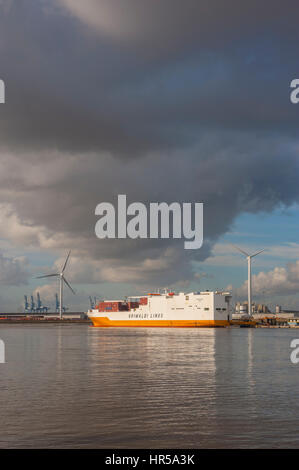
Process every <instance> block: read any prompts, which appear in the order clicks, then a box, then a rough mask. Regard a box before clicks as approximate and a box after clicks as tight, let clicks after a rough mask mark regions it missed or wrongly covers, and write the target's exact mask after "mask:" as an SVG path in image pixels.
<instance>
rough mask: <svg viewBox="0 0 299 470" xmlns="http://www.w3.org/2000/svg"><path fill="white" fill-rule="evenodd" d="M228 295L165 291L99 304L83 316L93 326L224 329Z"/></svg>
mask: <svg viewBox="0 0 299 470" xmlns="http://www.w3.org/2000/svg"><path fill="white" fill-rule="evenodd" d="M230 299H231V296H230V293H229V292H219V291H216V292H210V291H205V292H191V293H188V294H185V293H183V292H180V293H179V294H176V293H174V292H165V293H163V294H147V295H144V296H140V297H129V298H128V299H126V300H125V301H122V300H110V301H109V300H105V301H102V302H99V303H98V305H96V307H95V308H94V309H93V310H89V311H88V312H87V315H88V316H89V318H90V319H91V321H92V323H93V325H94V326H98V327H109V326H113V327H115V326H120V327H131V326H132V327H138V326H140V327H146V326H148V327H217V326H220V327H225V326H229V325H230V321H231V314H230V307H229V302H230Z"/></svg>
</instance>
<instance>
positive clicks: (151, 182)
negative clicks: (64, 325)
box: [0, 0, 299, 282]
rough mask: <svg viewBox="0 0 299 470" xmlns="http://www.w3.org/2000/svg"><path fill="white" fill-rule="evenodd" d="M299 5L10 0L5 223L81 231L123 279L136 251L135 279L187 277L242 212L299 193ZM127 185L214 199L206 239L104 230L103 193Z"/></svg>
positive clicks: (67, 240) (157, 195)
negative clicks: (143, 237) (105, 237)
mask: <svg viewBox="0 0 299 470" xmlns="http://www.w3.org/2000/svg"><path fill="white" fill-rule="evenodd" d="M120 5H123V6H122V8H123V9H124V11H122V10H121V11H122V16H121V18H120V17H119V11H118V10H115V8H116V7H119V6H120ZM182 5H183V6H182ZM224 5H225V6H224ZM270 6H271V8H270ZM1 7H3V5H2V4H1V3H0V8H1ZM64 7H66V8H64ZM103 8H104V10H105V14H102V13H103V10H102V9H103ZM294 11H298V6H297V3H294V2H286V3H283V4H282V2H264V3H263V4H262V5H261V3H260V2H256V1H254V2H242V3H240V2H237V1H232V0H231V1H230V2H225V4H224V2H222V1H212V2H198V1H191V0H190V1H187V2H181V1H176V0H171V1H166V0H165V1H163V2H161V1H153V2H152V1H151V2H149V1H146V2H145V1H141V0H138V2H137V1H136V2H128V1H122V2H121V3H120V2H112V1H111V0H109V2H108V1H107V2H104V1H97V2H92V1H85V2H75V1H73V0H64V1H62V0H61V1H60V2H56V4H54V3H53V2H48V1H40V2H36V1H34V2H33V1H31V0H27V1H26V2H22V1H11V2H10V8H6V10H5V11H3V15H2V17H1V19H0V61H1V67H2V70H3V76H2V77H1V78H4V79H5V81H6V88H7V103H6V104H5V107H2V108H1V109H0V113H1V114H0V142H1V154H0V165H1V173H0V182H1V185H0V202H1V204H3V207H4V208H9V210H8V209H5V210H4V212H3V214H4V215H3V217H5V218H6V219H5V222H6V223H5V226H4V227H2V228H1V229H0V230H1V231H2V233H4V236H7V237H10V238H11V239H12V240H16V242H17V243H22V242H23V243H24V245H28V244H33V243H35V244H39V245H40V246H42V247H43V248H45V249H51V250H59V249H65V248H67V247H68V246H74V247H75V256H78V257H79V256H80V257H81V259H82V262H84V261H86V263H87V264H88V263H90V260H95V261H96V262H98V263H99V265H100V268H99V270H98V271H99V272H97V273H96V274H95V275H94V276H91V281H93V282H94V281H95V280H98V279H101V280H105V279H106V280H107V279H110V280H111V279H112V278H113V277H114V279H117V280H119V278H120V277H121V278H122V279H124V278H125V276H126V274H125V268H126V266H127V267H128V276H129V274H130V276H133V277H134V276H135V278H136V279H137V278H140V277H141V272H142V271H143V272H148V278H147V279H148V280H150V279H154V278H155V279H159V280H161V279H162V278H164V277H167V276H169V278H171V281H172V282H175V281H177V280H181V279H188V278H191V277H192V275H193V273H192V266H191V261H192V260H193V259H196V260H203V259H205V258H206V257H207V256H208V255H209V253H210V250H211V246H212V244H213V243H214V242H215V240H217V238H218V237H219V236H220V235H221V234H223V233H225V232H226V231H227V230H228V229H229V228H230V226H231V224H232V222H233V221H234V219H235V218H236V217H237V216H238V215H239V214H240V213H241V212H244V211H249V212H257V211H264V210H267V211H271V210H273V209H274V208H275V207H277V206H279V205H280V204H283V205H290V204H292V203H293V202H294V201H298V198H299V192H298V186H297V182H296V176H297V174H298V163H297V161H298V151H297V148H298V136H297V122H298V110H299V108H296V107H295V106H292V105H291V104H290V102H289V82H290V80H291V79H292V78H294V77H293V74H295V73H296V63H297V41H298V28H297V17H296V15H295V14H294ZM69 12H71V13H72V15H70V14H69ZM257 12H258V16H257ZM76 18H79V19H81V20H83V21H82V22H81V20H79V21H78V19H76ZM103 18H104V22H103ZM286 19H287V21H286ZM90 26H91V27H90ZM120 193H124V194H127V195H128V200H129V202H132V201H141V202H145V203H146V202H149V201H155V200H156V201H166V202H172V201H202V202H204V204H205V220H204V230H205V232H204V237H205V246H204V248H203V249H201V250H199V251H198V252H192V253H191V252H187V251H186V250H183V248H182V242H177V241H172V240H170V241H165V240H164V241H153V240H148V241H142V242H141V241H140V240H139V241H138V240H137V241H132V240H124V241H117V240H112V241H103V242H100V241H99V240H97V239H96V238H95V235H94V225H95V221H96V218H95V216H94V209H95V207H96V205H97V204H98V203H99V202H102V201H115V198H116V195H117V194H120ZM172 249H174V250H175V253H176V255H175V256H174V257H173V258H171V257H169V256H167V255H166V254H167V253H169V250H172ZM147 259H151V260H154V261H155V262H156V264H155V263H153V264H152V265H151V266H149V264H148V265H146V264H144V263H145V260H147ZM174 261H175V265H176V266H179V268H178V269H175V268H174V264H173V263H174ZM91 262H93V261H91ZM163 262H164V264H163ZM159 263H160V264H159ZM162 264H163V266H164V267H163V268H162ZM118 266H119V271H120V272H121V276H120V277H117V269H118ZM155 266H160V267H159V269H156V270H155ZM110 268H111V269H112V268H113V271H114V272H111V269H110ZM109 269H110V270H109ZM129 271H130V273H129ZM169 273H171V274H169ZM80 276H81V277H80ZM80 276H79V274H78V277H77V278H76V279H79V278H80V279H82V278H83V274H81V275H80ZM159 276H160V277H159Z"/></svg>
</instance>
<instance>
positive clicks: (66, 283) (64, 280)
mask: <svg viewBox="0 0 299 470" xmlns="http://www.w3.org/2000/svg"><path fill="white" fill-rule="evenodd" d="M62 279H63V280H64V282H65V283H66V285H67V286H68V287H69V288H70V289H71V291H72V293H73V294H76V292H75V291H74V289H73V288H72V287H71V286H70V284H69V283H68V282H67V280H66V278H65V277H64V276H62Z"/></svg>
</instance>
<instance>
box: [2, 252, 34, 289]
mask: <svg viewBox="0 0 299 470" xmlns="http://www.w3.org/2000/svg"><path fill="white" fill-rule="evenodd" d="M27 264H28V263H27V260H26V258H24V257H18V258H11V257H7V256H5V255H4V254H3V253H0V283H1V284H2V285H5V286H20V285H23V284H27V282H28V278H29V276H30V274H29V272H28V270H27Z"/></svg>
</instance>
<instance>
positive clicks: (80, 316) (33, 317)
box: [0, 312, 91, 325]
mask: <svg viewBox="0 0 299 470" xmlns="http://www.w3.org/2000/svg"><path fill="white" fill-rule="evenodd" d="M20 323H23V324H32V323H34V324H39V323H43V324H45V323H47V324H51V323H55V324H57V323H59V324H70V323H72V324H74V323H75V324H88V325H91V321H90V320H89V318H88V317H87V315H86V314H85V313H84V312H67V313H64V314H63V318H62V319H60V318H59V314H57V313H48V314H46V315H42V314H41V315H39V314H25V313H0V325H1V324H10V325H12V324H20Z"/></svg>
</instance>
